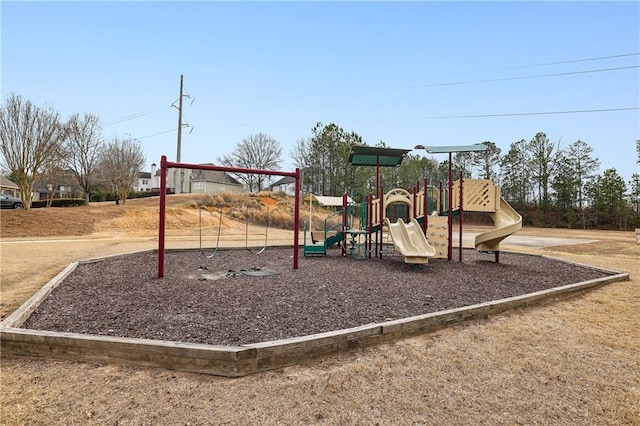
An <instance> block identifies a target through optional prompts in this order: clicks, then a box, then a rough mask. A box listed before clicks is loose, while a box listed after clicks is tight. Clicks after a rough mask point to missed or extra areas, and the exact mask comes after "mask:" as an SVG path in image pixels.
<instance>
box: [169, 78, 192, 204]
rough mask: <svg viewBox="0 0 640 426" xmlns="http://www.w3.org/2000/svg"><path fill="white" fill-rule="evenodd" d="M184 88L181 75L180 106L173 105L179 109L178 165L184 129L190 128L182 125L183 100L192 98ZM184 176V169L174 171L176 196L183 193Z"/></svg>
mask: <svg viewBox="0 0 640 426" xmlns="http://www.w3.org/2000/svg"><path fill="white" fill-rule="evenodd" d="M183 88H184V76H183V75H182V74H180V97H179V98H178V101H177V102H178V106H176V103H175V102H174V103H173V104H171V106H172V107H174V108H177V109H178V150H177V151H178V152H177V154H176V163H180V154H181V152H182V128H183V127H184V126H188V124H183V123H182V99H183V98H190V96H189V95H185V94H184V92H183ZM191 103H193V99H191ZM191 130H193V129H191ZM183 176H184V172H183V169H179V171H178V172H177V173H176V170H174V171H173V186H174V188H175V192H176V194H180V193H181V192H182V185H183V182H182V181H183Z"/></svg>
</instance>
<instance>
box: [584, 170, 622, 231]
mask: <svg viewBox="0 0 640 426" xmlns="http://www.w3.org/2000/svg"><path fill="white" fill-rule="evenodd" d="M626 191H627V188H626V185H625V182H624V179H622V177H621V176H620V175H619V174H618V171H617V170H616V169H615V168H610V169H607V170H605V171H604V173H603V174H602V175H599V176H596V177H595V178H594V179H593V180H592V181H591V182H589V184H587V187H586V193H587V196H588V197H589V198H590V200H591V205H592V206H593V209H594V211H595V214H596V217H595V225H596V226H598V227H609V228H617V229H623V228H624V221H625V219H626V217H627V213H628V208H627V203H626V200H625V197H624V194H625V192H626Z"/></svg>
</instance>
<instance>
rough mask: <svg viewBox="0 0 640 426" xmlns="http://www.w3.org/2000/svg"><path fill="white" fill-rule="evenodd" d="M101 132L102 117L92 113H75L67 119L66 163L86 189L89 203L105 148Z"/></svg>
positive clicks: (83, 188) (85, 193)
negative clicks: (81, 115) (81, 114)
mask: <svg viewBox="0 0 640 426" xmlns="http://www.w3.org/2000/svg"><path fill="white" fill-rule="evenodd" d="M101 132H102V127H101V126H100V119H99V118H98V117H97V116H95V115H92V114H84V116H83V117H80V114H73V115H72V116H71V117H69V120H68V121H67V137H66V139H65V156H64V158H65V163H66V166H67V167H68V168H69V170H70V171H71V173H73V175H74V177H75V178H76V180H77V182H78V185H80V187H81V188H82V190H83V191H84V196H85V199H86V200H87V203H88V202H89V198H90V197H91V188H92V187H93V184H94V179H95V174H96V169H97V167H98V162H99V160H100V154H101V151H102V149H103V148H104V140H103V138H102V133H101Z"/></svg>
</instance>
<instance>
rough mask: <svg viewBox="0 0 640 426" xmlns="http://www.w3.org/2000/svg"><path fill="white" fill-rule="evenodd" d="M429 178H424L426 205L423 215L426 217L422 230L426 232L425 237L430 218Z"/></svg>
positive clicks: (424, 201)
mask: <svg viewBox="0 0 640 426" xmlns="http://www.w3.org/2000/svg"><path fill="white" fill-rule="evenodd" d="M428 184H429V178H424V200H422V204H424V206H423V208H422V214H423V215H424V220H423V221H422V230H423V231H424V235H427V226H428V225H429V224H428V223H427V221H428V219H427V218H428V217H429V199H428V198H427V196H428V192H427V188H428V187H429V185H428Z"/></svg>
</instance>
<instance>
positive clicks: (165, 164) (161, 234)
mask: <svg viewBox="0 0 640 426" xmlns="http://www.w3.org/2000/svg"><path fill="white" fill-rule="evenodd" d="M170 168H174V169H195V170H212V171H221V172H229V173H248V174H259V175H271V176H289V177H293V178H295V180H296V183H295V202H294V205H295V208H294V215H293V231H294V232H293V269H298V251H299V247H298V246H299V232H298V230H299V229H300V169H299V168H296V170H295V171H293V172H283V171H276V170H260V169H245V168H239V167H223V166H213V165H205V164H188V163H177V162H171V161H167V156H166V155H163V156H162V157H161V159H160V213H159V223H158V278H163V277H164V255H165V228H166V206H167V169H170ZM200 223H202V222H200ZM221 223H222V209H221V210H220V221H219V224H218V242H217V244H216V248H215V250H214V251H213V252H212V253H210V254H208V255H207V256H209V258H212V257H213V256H215V254H216V253H217V251H218V245H219V243H220V226H221V225H220V224H221ZM268 227H269V213H268V212H267V225H266V229H265V234H264V238H265V245H264V247H263V248H262V249H261V250H259V251H257V252H256V254H259V253H262V252H264V250H265V249H266V245H267V229H268ZM245 228H246V231H247V232H246V235H245V245H246V249H247V250H249V251H251V252H252V253H253V251H252V250H251V249H250V247H249V236H248V230H249V218H248V216H245ZM200 232H201V233H200V252H201V253H202V254H203V256H205V255H206V254H205V252H204V250H203V248H202V225H201V226H200Z"/></svg>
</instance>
